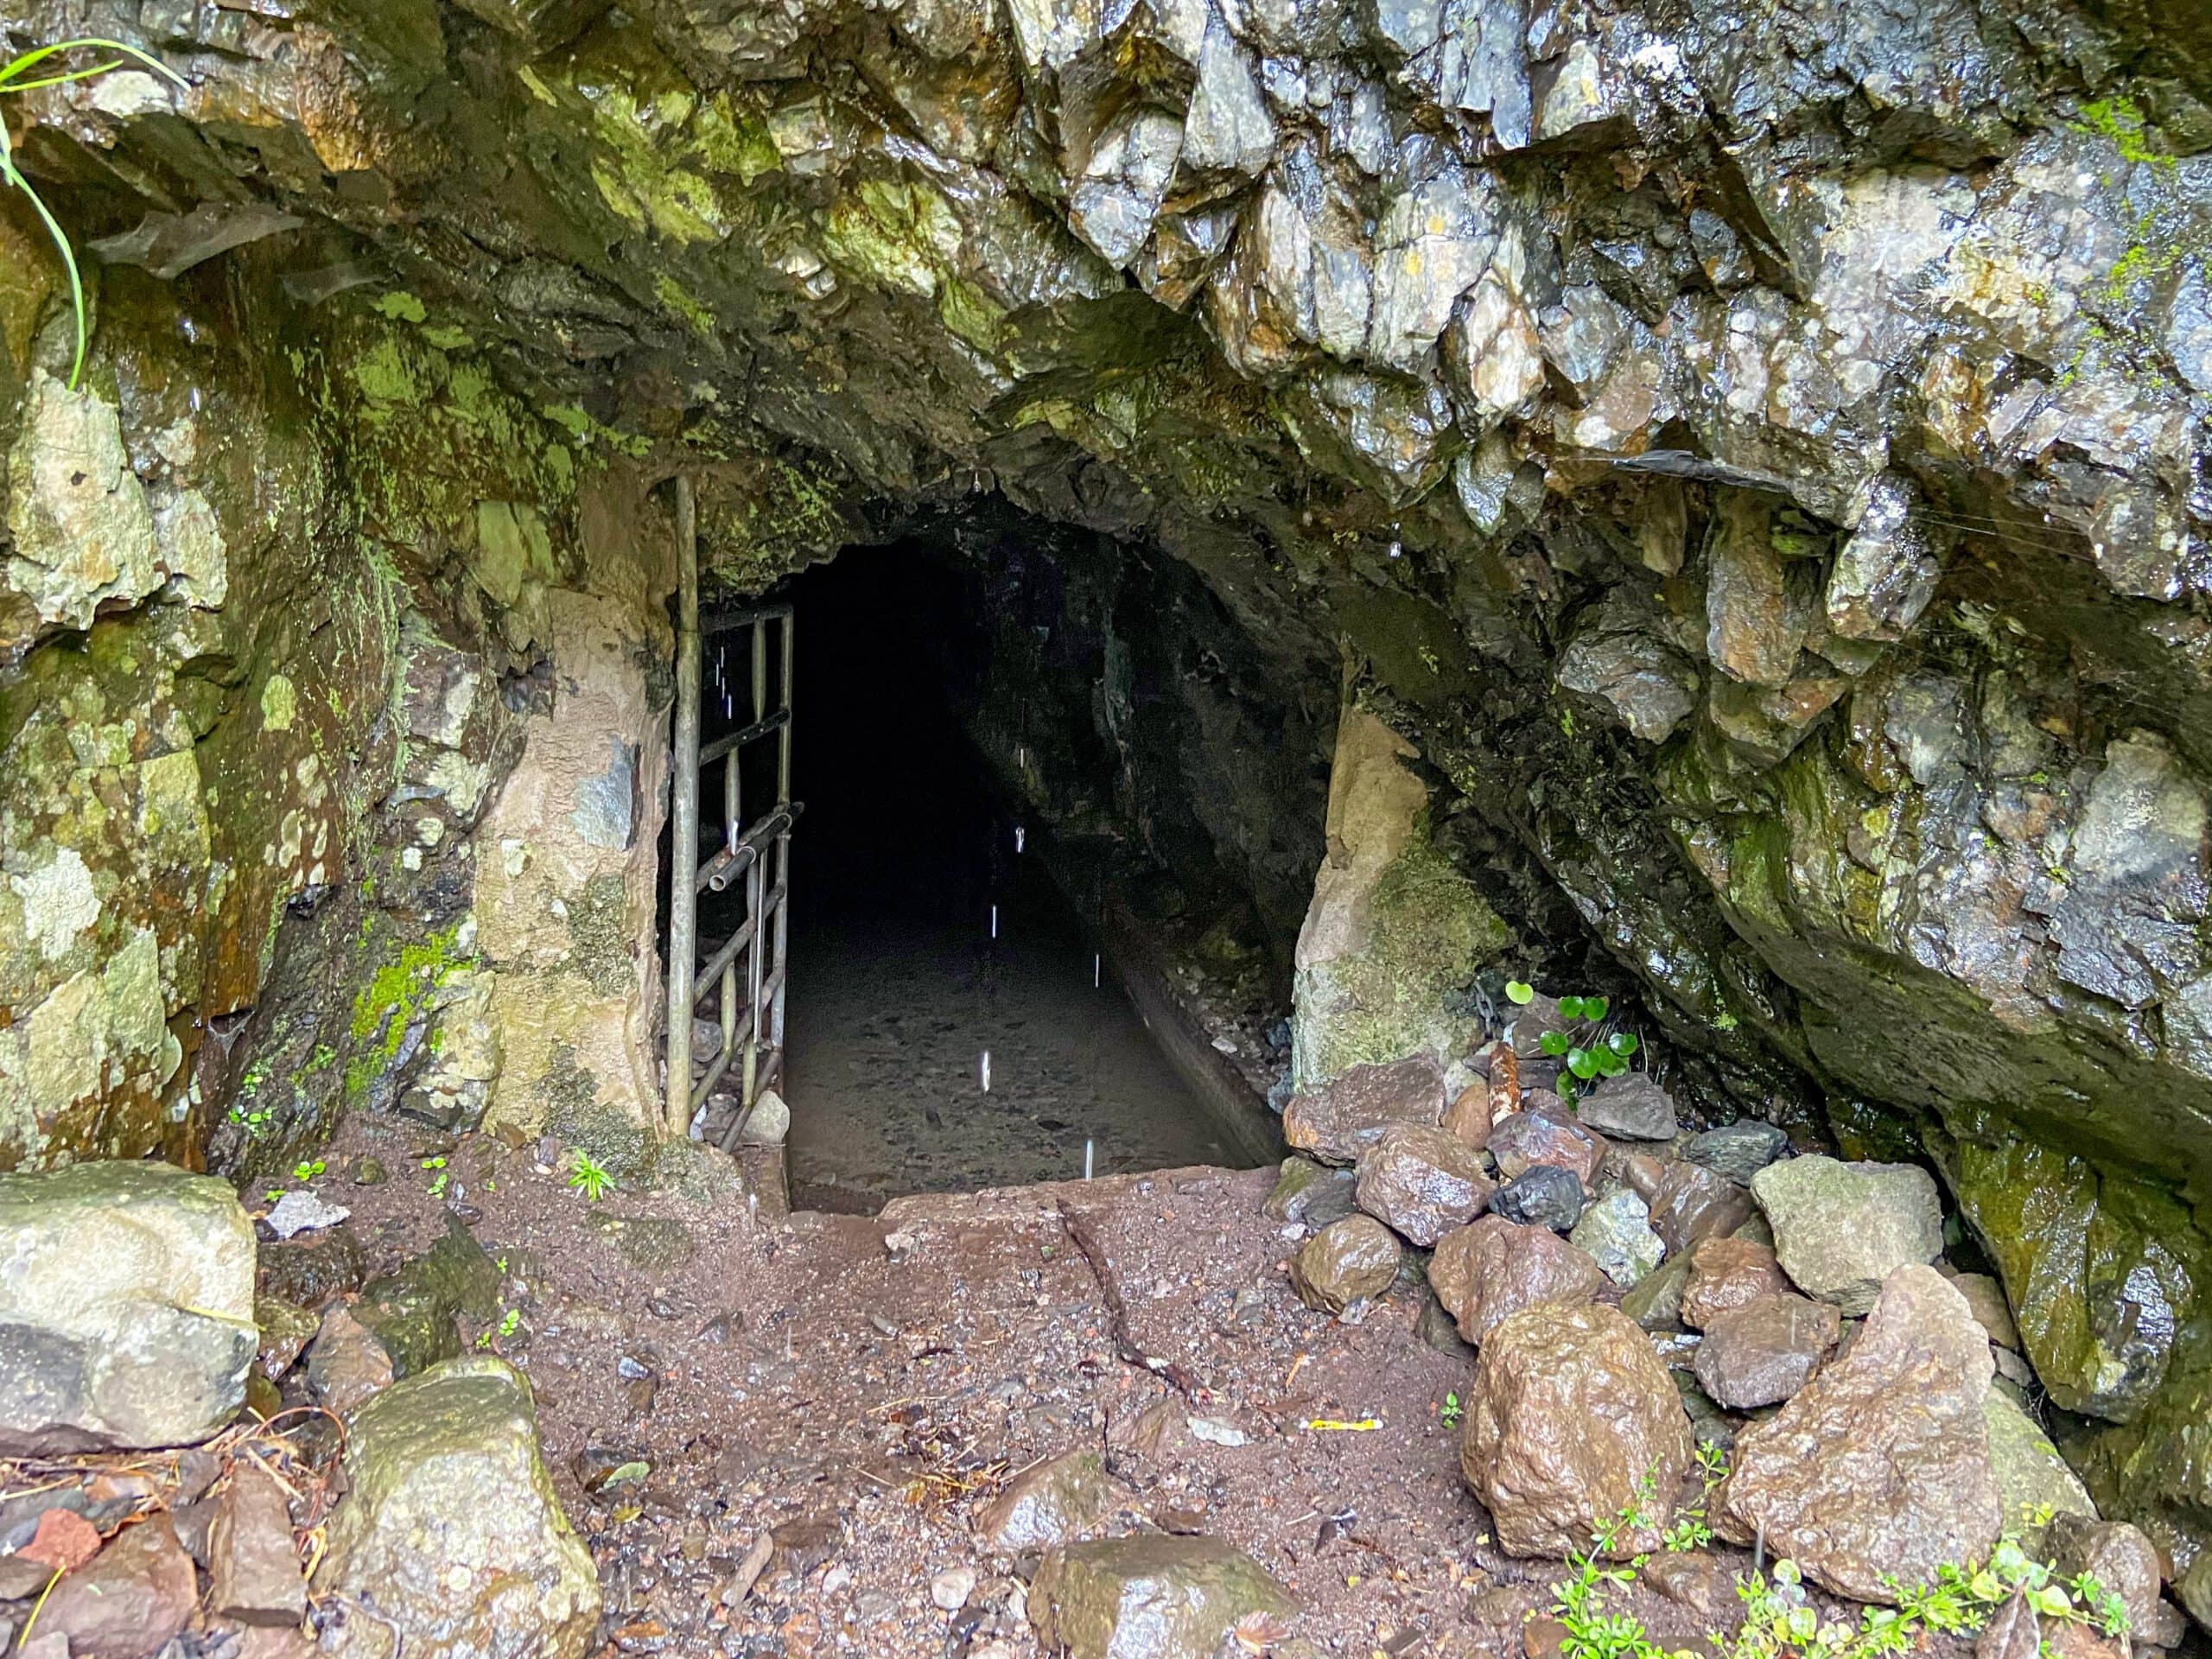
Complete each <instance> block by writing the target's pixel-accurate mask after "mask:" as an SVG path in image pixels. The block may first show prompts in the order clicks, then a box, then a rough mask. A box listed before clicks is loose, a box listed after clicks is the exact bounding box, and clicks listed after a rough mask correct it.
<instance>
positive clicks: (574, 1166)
mask: <svg viewBox="0 0 2212 1659" xmlns="http://www.w3.org/2000/svg"><path fill="white" fill-rule="evenodd" d="M569 1186H570V1187H571V1188H573V1189H574V1190H575V1191H576V1192H581V1193H582V1194H583V1195H584V1197H585V1198H586V1199H587V1200H588V1201H589V1202H591V1203H593V1204H596V1203H598V1202H599V1200H600V1199H601V1198H602V1197H603V1196H605V1195H606V1194H607V1192H612V1191H613V1187H614V1177H613V1174H612V1173H609V1172H608V1171H607V1168H606V1167H605V1166H603V1165H601V1164H598V1163H595V1162H594V1161H593V1160H592V1155H591V1154H589V1153H588V1152H586V1151H585V1150H584V1149H583V1148H582V1147H577V1148H576V1150H575V1152H574V1153H572V1154H569Z"/></svg>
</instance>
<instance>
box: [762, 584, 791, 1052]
mask: <svg viewBox="0 0 2212 1659" xmlns="http://www.w3.org/2000/svg"><path fill="white" fill-rule="evenodd" d="M797 698H798V613H796V612H786V613H785V616H784V708H783V715H784V724H783V730H782V735H781V736H779V738H778V739H777V740H776V804H778V805H779V806H782V807H785V808H788V807H789V805H790V804H791V728H792V726H793V724H794V723H795V722H794V719H793V714H792V709H793V705H794V703H795V702H796V701H797ZM776 885H777V887H779V888H783V889H785V890H788V889H789V888H790V887H791V831H790V830H789V829H785V831H784V832H783V834H781V835H780V836H777V837H776ZM789 923H790V918H789V916H788V914H787V907H786V906H782V905H779V906H777V907H776V915H775V922H774V925H773V927H774V939H773V942H772V945H771V955H770V963H771V966H772V969H773V972H774V975H775V982H776V995H775V1001H773V1003H772V1004H771V1006H770V1007H769V1009H768V1046H769V1048H770V1050H771V1051H772V1052H773V1054H774V1055H775V1058H776V1060H777V1062H778V1065H779V1074H780V1065H781V1062H782V1059H783V1053H784V988H785V972H784V969H785V964H786V963H787V962H788V960H789V947H790V943H791V940H790V925H789Z"/></svg>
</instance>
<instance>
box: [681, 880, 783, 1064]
mask: <svg viewBox="0 0 2212 1659" xmlns="http://www.w3.org/2000/svg"><path fill="white" fill-rule="evenodd" d="M785 891H786V890H785V885H784V883H782V882H780V881H779V882H778V883H777V884H776V885H775V886H774V887H771V888H769V889H768V898H767V906H766V907H767V911H768V913H769V914H770V915H774V914H775V913H776V912H779V911H780V910H781V909H782V908H783V906H784V898H785ZM754 925H755V924H754V921H753V918H752V917H750V916H748V917H747V918H745V919H744V920H743V921H742V922H741V923H739V924H738V928H737V931H736V932H734V933H733V934H731V935H730V936H729V938H728V939H726V940H724V941H723V942H722V945H721V949H720V950H716V951H715V954H714V955H713V956H712V957H709V959H708V960H707V961H706V962H705V963H702V965H701V967H700V969H699V979H700V985H699V989H698V993H697V995H698V996H700V997H703V996H705V995H707V993H708V992H709V991H711V990H713V989H714V986H713V984H712V983H711V982H712V981H713V980H714V978H715V976H716V975H718V974H720V973H721V972H722V971H723V970H724V969H729V968H731V967H733V965H734V963H736V961H737V958H738V954H739V953H740V952H741V951H742V950H744V949H745V947H746V945H747V944H749V943H750V942H751V940H752V938H753V927H754ZM694 1006H695V1007H696V997H695V999H694ZM733 1028H734V1021H732V1020H726V1021H724V1023H723V1025H722V1029H723V1030H724V1031H726V1032H727V1031H729V1030H731V1029H733Z"/></svg>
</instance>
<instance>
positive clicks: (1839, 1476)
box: [1713, 1265, 2002, 1602]
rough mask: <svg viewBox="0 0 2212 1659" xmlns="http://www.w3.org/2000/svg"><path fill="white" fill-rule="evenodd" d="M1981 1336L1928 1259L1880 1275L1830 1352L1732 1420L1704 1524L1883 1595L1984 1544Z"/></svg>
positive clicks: (1825, 1579) (1991, 1531)
mask: <svg viewBox="0 0 2212 1659" xmlns="http://www.w3.org/2000/svg"><path fill="white" fill-rule="evenodd" d="M1992 1369H1993V1368H1992V1364H1991V1361H1990V1357H1989V1344H1988V1342H1987V1340H1986V1338H1984V1337H1983V1336H1982V1333H1981V1328H1980V1326H1979V1325H1976V1324H1974V1319H1973V1316H1972V1314H1971V1313H1970V1312H1969V1311H1968V1309H1967V1301H1966V1298H1965V1297H1963V1296H1961V1294H1959V1293H1958V1291H1957V1290H1956V1289H1955V1287H1953V1286H1952V1285H1951V1284H1950V1282H1949V1281H1948V1280H1946V1279H1945V1278H1944V1277H1943V1276H1942V1274H1939V1273H1937V1272H1936V1270H1935V1269H1934V1268H1926V1267H1921V1266H1917V1265H1908V1266H1906V1267H1903V1268H1898V1269H1897V1271H1896V1272H1894V1273H1892V1274H1891V1275H1890V1277H1889V1281H1888V1282H1887V1283H1886V1284H1885V1285H1884V1286H1883V1287H1882V1293H1881V1295H1880V1297H1879V1299H1878V1300H1877V1301H1876V1302H1875V1305H1874V1308H1873V1311H1872V1313H1871V1314H1870V1315H1869V1316H1868V1318H1867V1320H1866V1325H1865V1326H1864V1328H1863V1329H1861V1330H1860V1332H1859V1335H1858V1338H1857V1339H1856V1340H1854V1341H1853V1344H1851V1347H1850V1349H1849V1350H1848V1351H1847V1352H1845V1354H1844V1355H1843V1356H1842V1357H1841V1358H1840V1359H1838V1360H1836V1361H1835V1362H1834V1363H1832V1364H1830V1365H1829V1366H1828V1367H1827V1369H1826V1370H1823V1371H1821V1374H1820V1375H1819V1376H1816V1377H1815V1378H1814V1380H1813V1382H1812V1383H1811V1384H1810V1385H1809V1386H1808V1387H1807V1388H1806V1389H1804V1390H1802V1392H1801V1393H1799V1394H1798V1395H1796V1397H1795V1398H1793V1399H1792V1400H1790V1401H1789V1403H1788V1404H1787V1405H1785V1406H1783V1408H1782V1409H1781V1410H1780V1411H1778V1412H1777V1413H1776V1414H1774V1416H1772V1417H1771V1418H1770V1419H1768V1420H1767V1421H1765V1422H1763V1423H1758V1424H1754V1425H1753V1426H1752V1427H1750V1428H1747V1429H1745V1431H1744V1433H1743V1434H1742V1436H1741V1437H1740V1438H1739V1439H1738V1441H1737V1443H1736V1453H1735V1459H1734V1466H1733V1468H1732V1471H1730V1474H1729V1477H1728V1479H1727V1481H1726V1483H1725V1484H1723V1485H1722V1487H1721V1488H1720V1490H1719V1492H1717V1493H1716V1494H1715V1495H1714V1502H1713V1516H1714V1522H1715V1524H1716V1526H1717V1527H1718V1528H1719V1529H1720V1531H1721V1532H1722V1533H1723V1534H1724V1535H1726V1536H1727V1537H1729V1538H1732V1539H1733V1540H1735V1541H1737V1542H1739V1543H1746V1544H1747V1543H1750V1542H1751V1541H1752V1540H1753V1538H1754V1537H1758V1536H1762V1535H1763V1536H1764V1540H1765V1543H1766V1548H1767V1551H1768V1553H1769V1554H1774V1555H1786V1556H1788V1557H1789V1558H1790V1559H1791V1560H1794V1561H1796V1563H1797V1565H1798V1566H1799V1567H1801V1568H1802V1569H1803V1570H1804V1572H1805V1573H1806V1575H1807V1576H1808V1578H1811V1579H1813V1580H1815V1581H1816V1582H1818V1583H1819V1584H1821V1585H1822V1586H1826V1587H1827V1588H1828V1589H1830V1590H1833V1591H1834V1592H1837V1593H1838V1594H1840V1595H1846V1596H1850V1597H1852V1598H1853V1599H1857V1600H1859V1601H1881V1602H1888V1601H1894V1600H1895V1599H1896V1592H1894V1591H1893V1590H1891V1588H1890V1586H1889V1585H1888V1583H1887V1582H1886V1581H1885V1580H1887V1578H1888V1577H1889V1576H1890V1575H1892V1574H1893V1575H1895V1577H1896V1578H1897V1580H1899V1581H1901V1582H1903V1583H1904V1584H1907V1585H1914V1584H1923V1583H1931V1582H1933V1581H1934V1580H1935V1577H1936V1569H1937V1568H1938V1567H1942V1565H1943V1564H1944V1563H1945V1562H1958V1561H1966V1560H1974V1559H1975V1558H1976V1557H1978V1556H1980V1555H1982V1554H1986V1552H1987V1550H1988V1549H1989V1548H1990V1547H1991V1545H1993V1543H1995V1542H1996V1541H1997V1535H1998V1531H1999V1525H2000V1523H2001V1519H2002V1504H2001V1503H2000V1501H1999V1497H1998V1490H1997V1481H1996V1478H1995V1475H1994V1472H1993V1468H1992V1465H1991V1461H1990V1454H1989V1431H1988V1427H1987V1426H1986V1422H1985V1421H1984V1418H1983V1414H1982V1406H1983V1402H1984V1400H1985V1399H1986V1396H1987V1395H1988V1393H1989V1379H1990V1374H1991V1370H1992Z"/></svg>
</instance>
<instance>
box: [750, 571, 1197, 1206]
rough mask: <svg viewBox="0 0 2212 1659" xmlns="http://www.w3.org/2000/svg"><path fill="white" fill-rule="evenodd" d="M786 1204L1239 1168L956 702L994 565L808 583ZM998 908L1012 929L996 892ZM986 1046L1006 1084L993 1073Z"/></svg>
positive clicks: (975, 670)
mask: <svg viewBox="0 0 2212 1659" xmlns="http://www.w3.org/2000/svg"><path fill="white" fill-rule="evenodd" d="M789 596H790V597H791V599H792V600H793V601H794V602H795V603H796V605H797V607H798V628H799V634H798V638H799V649H798V698H797V705H796V706H797V722H796V728H795V739H796V741H795V746H794V780H793V783H794V793H795V794H796V795H797V796H798V798H799V799H801V800H802V801H804V803H805V809H806V810H805V816H804V821H803V823H802V824H801V827H800V829H799V832H798V835H797V836H795V837H794V840H793V852H792V876H791V895H792V896H791V997H790V1014H789V1024H788V1041H789V1046H790V1052H789V1064H788V1075H789V1084H790V1087H789V1090H788V1097H789V1100H790V1103H791V1183H792V1197H793V1201H794V1202H795V1203H798V1204H799V1205H804V1206H807V1207H811V1208H817V1209H842V1210H852V1209H870V1210H872V1209H874V1208H875V1207H877V1206H878V1205H880V1204H882V1203H883V1202H884V1201H885V1200H886V1199H887V1198H892V1197H894V1196H897V1195H899V1194H901V1193H907V1192H939V1191H951V1190H961V1189H969V1188H974V1187H979V1186H986V1185H1007V1184H1012V1183H1017V1182H1027V1181H1037V1180H1055V1179H1068V1178H1070V1177H1073V1176H1078V1175H1080V1174H1082V1173H1083V1169H1084V1143H1085V1141H1090V1143H1091V1144H1092V1147H1093V1148H1094V1154H1093V1156H1094V1167H1095V1168H1096V1172H1097V1173H1100V1174H1105V1173H1109V1172H1122V1171H1128V1170H1136V1169H1156V1168H1165V1167H1169V1166H1175V1165H1179V1164H1190V1163H1207V1162H1216V1163H1217V1162H1222V1161H1224V1160H1228V1159H1229V1158H1230V1150H1229V1148H1228V1147H1227V1146H1226V1145H1225V1144H1224V1141H1223V1140H1222V1137H1221V1135H1220V1133H1219V1131H1218V1130H1217V1128H1215V1127H1214V1125H1213V1124H1212V1123H1211V1122H1210V1121H1209V1120H1208V1118H1207V1116H1206V1114H1205V1110H1204V1109H1203V1108H1202V1107H1201V1105H1200V1104H1199V1103H1198V1100H1197V1098H1196V1097H1195V1096H1193V1095H1192V1093H1191V1091H1190V1090H1188V1089H1187V1088H1186V1087H1185V1084H1184V1083H1183V1081H1182V1080H1181V1078H1180V1077H1179V1075H1178V1074H1177V1073H1176V1071H1174V1069H1173V1067H1172V1066H1171V1065H1170V1064H1169V1063H1168V1061H1167V1059H1166V1057H1165V1056H1164V1055H1163V1054H1162V1053H1161V1052H1160V1049H1159V1048H1158V1046H1156V1045H1155V1044H1154V1042H1153V1040H1152V1039H1151V1037H1150V1035H1149V1034H1148V1033H1147V1031H1146V1029H1145V1027H1144V1024H1143V1022H1142V1021H1141V1020H1140V1018H1139V1017H1138V1014H1137V1013H1136V1011H1135V1008H1134V1007H1132V1006H1131V1004H1130V1002H1129V1001H1128V997H1127V996H1126V995H1124V994H1123V993H1122V990H1121V988H1120V987H1119V986H1118V985H1117V984H1116V982H1115V979H1114V976H1113V974H1112V970H1111V969H1110V967H1108V968H1106V969H1104V970H1103V973H1102V974H1101V975H1100V982H1099V983H1098V984H1096V986H1094V984H1093V972H1094V965H1095V963H1094V955H1093V952H1094V950H1096V946H1095V944H1094V943H1093V942H1092V940H1091V938H1090V934H1089V931H1088V930H1086V929H1085V927H1084V925H1083V923H1082V921H1081V919H1080V918H1078V917H1077V914H1076V913H1075V912H1074V910H1073V908H1072V907H1071V905H1070V904H1069V902H1068V901H1067V899H1065V897H1064V896H1063V895H1062V894H1061V893H1060V892H1059V891H1058V888H1057V887H1055V886H1054V885H1053V884H1052V881H1051V880H1050V879H1049V878H1048V877H1047V875H1046V872H1045V870H1044V868H1043V866H1042V864H1041V862H1040V861H1039V858H1038V857H1037V855H1036V848H1035V845H1034V843H1033V842H1025V847H1024V849H1023V850H1022V851H1020V852H1017V851H1016V849H1015V830H1016V829H1017V827H1020V828H1022V829H1024V831H1025V836H1026V833H1027V826H1025V825H1018V823H1017V818H1016V816H1015V814H1014V812H1013V811H1011V810H1009V808H1008V806H1007V803H1006V801H1005V798H1004V797H1003V796H1002V794H1001V791H999V789H998V787H997V786H996V785H995V782H994V780H993V779H991V777H990V775H989V773H988V771H987V770H986V768H985V766H984V765H983V763H982V760H981V758H980V757H979V756H978V755H977V754H976V753H975V751H974V749H973V748H972V747H970V745H969V742H968V741H967V740H966V738H965V737H964V735H963V733H962V731H961V728H960V725H959V715H958V713H957V710H958V709H960V708H962V707H963V706H964V702H963V699H964V698H965V697H966V696H968V695H969V692H970V691H971V690H973V688H974V687H975V685H976V683H978V681H979V679H980V676H981V673H982V660H981V658H980V655H979V653H980V652H982V651H984V650H985V649H987V648H988V647H987V639H988V636H987V635H986V634H985V632H983V630H982V626H980V625H979V622H978V620H977V619H978V617H979V616H980V615H982V613H983V612H982V607H983V604H984V601H985V595H984V594H983V593H982V589H981V585H980V582H978V581H977V579H976V578H975V577H973V576H972V575H968V574H967V573H965V572H963V571H961V570H959V569H956V568H954V567H951V566H950V565H948V564H946V563H941V562H939V561H938V559H937V558H935V557H932V556H929V555H927V554H925V553H923V552H920V551H918V550H913V549H911V548H906V547H893V548H889V549H884V550H855V551H849V552H847V553H845V554H842V555H841V556H839V557H838V558H837V559H836V561H835V562H834V563H829V564H826V565H820V566H817V567H815V568H814V569H810V570H809V571H807V572H805V573H804V575H801V576H799V577H798V578H797V579H795V580H794V581H793V582H791V584H790V587H789ZM993 906H996V908H997V937H996V938H995V939H994V938H993V937H992V909H993ZM986 1053H988V1055H989V1057H990V1058H989V1067H990V1087H989V1089H988V1091H986V1090H985V1089H984V1088H983V1081H982V1067H983V1056H984V1055H985V1054H986Z"/></svg>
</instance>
